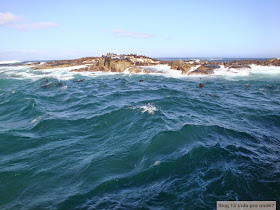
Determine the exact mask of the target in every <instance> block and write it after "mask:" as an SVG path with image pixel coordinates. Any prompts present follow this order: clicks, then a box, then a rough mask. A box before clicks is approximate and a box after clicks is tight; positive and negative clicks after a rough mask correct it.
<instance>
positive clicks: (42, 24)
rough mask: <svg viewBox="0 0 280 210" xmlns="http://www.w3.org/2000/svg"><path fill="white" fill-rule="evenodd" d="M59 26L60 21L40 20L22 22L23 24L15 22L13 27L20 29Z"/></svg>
mask: <svg viewBox="0 0 280 210" xmlns="http://www.w3.org/2000/svg"><path fill="white" fill-rule="evenodd" d="M57 26H59V24H58V23H54V22H38V23H22V24H13V25H12V27H13V28H15V29H18V30H25V29H43V28H51V27H57Z"/></svg>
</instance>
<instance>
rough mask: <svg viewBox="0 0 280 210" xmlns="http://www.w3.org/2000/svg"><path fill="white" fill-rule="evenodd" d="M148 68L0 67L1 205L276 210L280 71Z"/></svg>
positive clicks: (279, 178)
mask: <svg viewBox="0 0 280 210" xmlns="http://www.w3.org/2000/svg"><path fill="white" fill-rule="evenodd" d="M146 68H153V69H154V71H155V73H153V74H129V73H127V72H126V73H101V72H98V73H78V72H71V68H63V69H54V70H50V69H48V70H31V69H30V68H29V67H26V66H15V65H14V64H13V65H2V66H1V67H0V99H1V100H0V209H114V208H115V209H215V208H216V201H218V200H219V201H223V200H240V201H241V200H253V201H254V200H255V201H261V200H276V201H277V205H278V207H280V206H279V202H280V67H260V66H252V69H250V70H249V69H248V70H236V71H226V70H225V69H223V68H221V69H219V70H216V71H215V74H214V75H211V76H203V77H200V76H193V77H191V76H186V75H184V76H182V75H180V72H179V71H177V70H170V69H169V68H168V66H163V65H162V66H157V67H146ZM159 70H160V71H161V73H156V71H159ZM162 72H164V73H162ZM81 79H84V81H83V82H82V81H81ZM46 80H47V81H46ZM79 80H80V82H77V81H79ZM139 80H143V82H139ZM59 83H61V84H59ZM200 83H203V84H204V88H198V85H199V84H200ZM42 86H43V87H44V88H42Z"/></svg>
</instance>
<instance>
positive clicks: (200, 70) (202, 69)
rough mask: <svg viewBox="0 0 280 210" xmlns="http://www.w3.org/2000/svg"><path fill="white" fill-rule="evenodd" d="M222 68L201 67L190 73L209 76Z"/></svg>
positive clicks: (212, 66)
mask: <svg viewBox="0 0 280 210" xmlns="http://www.w3.org/2000/svg"><path fill="white" fill-rule="evenodd" d="M217 68H220V66H217V65H201V66H200V67H198V68H197V69H196V70H194V71H192V72H190V73H189V75H208V74H213V73H214V69H217Z"/></svg>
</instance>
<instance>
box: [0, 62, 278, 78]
mask: <svg viewBox="0 0 280 210" xmlns="http://www.w3.org/2000/svg"><path fill="white" fill-rule="evenodd" d="M199 66H200V65H197V66H195V67H191V70H190V71H189V72H192V71H194V70H195V69H197V68H198V67H199ZM30 67H32V66H16V67H7V66H5V67H0V73H1V74H3V76H4V77H5V76H6V77H8V78H14V79H32V80H38V79H41V78H48V77H50V78H56V79H58V80H71V79H74V77H75V76H76V75H81V76H86V77H99V76H110V75H119V74H125V75H134V73H130V72H129V69H126V70H125V71H124V72H123V73H118V72H102V71H96V72H75V71H71V70H74V69H80V68H84V67H86V65H79V66H70V67H63V68H53V69H40V70H32V69H30ZM140 68H143V69H144V70H147V71H149V73H144V72H142V73H137V74H140V75H141V74H149V75H159V76H165V77H172V78H187V77H208V76H220V77H225V78H227V79H232V78H233V79H234V78H235V77H238V78H239V77H248V76H250V75H254V74H258V75H276V76H280V67H279V66H257V65H251V69H229V68H225V67H224V66H223V65H221V68H219V69H215V70H214V74H212V75H188V74H182V71H180V70H173V69H171V68H170V66H168V65H167V64H165V65H162V64H161V65H155V66H140ZM137 74H135V75H137ZM3 76H2V77H3Z"/></svg>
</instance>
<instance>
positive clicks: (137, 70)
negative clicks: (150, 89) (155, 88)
mask: <svg viewBox="0 0 280 210" xmlns="http://www.w3.org/2000/svg"><path fill="white" fill-rule="evenodd" d="M142 70H143V69H142V68H139V67H136V66H133V67H131V68H130V69H129V72H130V73H141V72H142Z"/></svg>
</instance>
